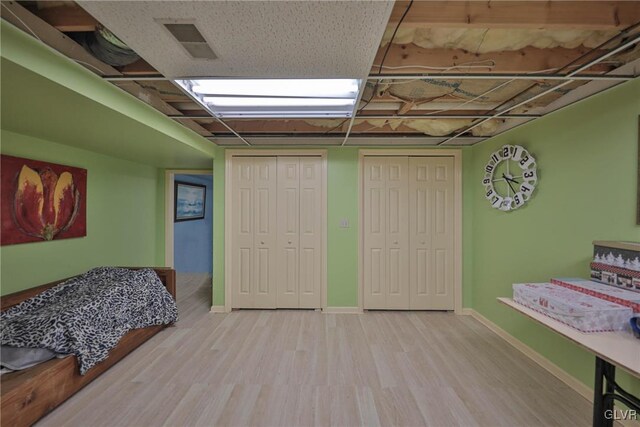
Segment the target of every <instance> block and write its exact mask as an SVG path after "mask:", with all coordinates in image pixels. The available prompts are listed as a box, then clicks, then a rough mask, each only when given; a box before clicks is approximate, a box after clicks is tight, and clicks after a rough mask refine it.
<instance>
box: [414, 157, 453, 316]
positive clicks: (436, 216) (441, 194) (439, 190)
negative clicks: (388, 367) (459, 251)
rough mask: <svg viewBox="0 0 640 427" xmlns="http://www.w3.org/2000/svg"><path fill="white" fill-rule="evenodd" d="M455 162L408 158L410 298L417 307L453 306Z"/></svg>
mask: <svg viewBox="0 0 640 427" xmlns="http://www.w3.org/2000/svg"><path fill="white" fill-rule="evenodd" d="M453 172H454V162H453V158H452V157H411V158H410V159H409V240H410V244H409V246H410V254H411V255H410V257H409V259H410V267H409V276H410V279H409V282H410V294H411V297H410V300H411V304H410V307H411V309H414V310H453V309H454V295H453V290H454V283H453V271H454V270H453V268H454V264H453V242H454V234H453V231H454V230H453V218H454V200H453V191H454V180H453Z"/></svg>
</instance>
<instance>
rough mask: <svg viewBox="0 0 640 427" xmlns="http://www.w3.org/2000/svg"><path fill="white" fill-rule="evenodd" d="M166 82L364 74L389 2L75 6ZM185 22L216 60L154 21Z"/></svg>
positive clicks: (88, 3) (96, 3)
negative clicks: (194, 51) (196, 54)
mask: <svg viewBox="0 0 640 427" xmlns="http://www.w3.org/2000/svg"><path fill="white" fill-rule="evenodd" d="M79 4H80V5H81V6H82V7H83V8H84V9H86V10H87V11H88V12H89V13H90V14H92V15H93V16H94V17H95V18H96V19H97V20H98V21H100V22H101V23H102V24H103V25H105V26H106V27H107V28H108V29H109V30H111V31H112V32H113V33H114V34H115V35H117V36H118V37H119V38H120V39H122V40H123V41H124V42H125V43H127V44H128V45H129V46H130V47H131V48H132V49H133V50H135V51H136V52H137V53H138V54H139V55H140V56H142V57H143V58H144V59H145V60H146V61H147V62H149V63H150V64H151V65H152V66H153V67H155V68H156V69H157V70H158V71H160V72H161V73H163V74H164V75H165V76H167V77H195V76H202V77H205V76H207V77H208V76H217V77H220V76H238V77H266V78H274V77H307V78H308V77H326V78H329V77H350V78H363V77H365V76H367V75H368V73H369V70H370V67H371V64H372V63H373V58H374V56H375V54H376V50H377V49H378V46H379V43H380V40H381V38H382V34H383V32H384V29H385V27H386V23H387V21H388V18H389V15H390V13H391V9H392V7H393V1H392V0H382V1H356V0H352V1H191V2H189V1H127V2H121V1H79ZM167 20H178V21H182V22H185V21H189V22H192V23H194V24H195V25H196V26H197V27H198V29H199V30H200V31H201V33H202V34H203V36H204V37H205V39H206V40H207V41H208V42H209V44H210V46H211V48H212V49H213V51H214V52H215V54H216V55H217V56H218V59H215V60H201V59H200V60H198V59H193V58H191V56H189V55H188V53H187V52H186V50H185V49H184V48H183V47H182V46H181V45H180V44H179V43H178V42H177V41H176V40H175V39H174V38H173V37H172V36H171V35H170V33H169V32H168V31H167V30H166V29H165V28H164V27H163V26H162V25H161V23H159V22H158V21H161V22H167Z"/></svg>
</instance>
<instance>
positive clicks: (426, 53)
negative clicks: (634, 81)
mask: <svg viewBox="0 0 640 427" xmlns="http://www.w3.org/2000/svg"><path fill="white" fill-rule="evenodd" d="M385 49H386V46H383V47H381V48H380V49H378V53H377V54H376V58H375V61H374V66H373V67H372V68H371V73H372V74H377V73H378V70H379V67H378V65H379V64H380V61H381V60H382V57H383V55H384V51H385ZM590 50H591V49H589V48H586V47H583V46H581V47H578V48H575V49H565V48H562V47H556V48H551V49H538V48H535V47H530V46H528V47H525V48H523V49H520V50H512V51H502V52H489V53H482V54H475V53H473V52H468V51H466V50H462V49H427V48H424V47H420V46H417V45H415V44H413V43H410V44H392V45H391V47H390V48H389V52H388V53H387V56H386V58H385V60H384V65H385V67H403V68H401V69H391V68H383V69H382V74H385V73H387V74H393V73H398V72H401V73H425V72H437V71H438V70H443V71H445V69H447V68H450V67H453V66H461V68H454V69H449V70H446V71H445V72H447V73H455V72H457V71H460V72H461V73H465V72H476V71H477V72H483V73H485V72H489V71H491V72H495V73H533V72H543V71H544V70H552V69H560V68H562V67H563V66H565V65H566V64H568V63H570V62H572V61H574V60H576V59H578V58H579V57H580V56H582V55H584V54H586V53H587V52H589V51H590ZM597 52H599V53H600V54H602V53H605V52H603V51H597ZM597 52H596V53H597ZM482 61H485V62H483V63H482V64H485V63H486V64H490V63H489V61H492V63H493V66H492V67H491V68H487V69H478V68H472V69H469V68H465V67H464V65H466V64H471V63H474V64H475V65H478V63H479V62H482ZM482 64H480V65H482ZM419 66H422V67H434V68H433V69H429V68H420V67H419ZM404 67H407V68H404ZM613 68H615V67H614V66H611V65H607V64H598V65H596V66H594V67H593V68H590V69H589V72H591V73H595V72H608V71H610V70H612V69H613Z"/></svg>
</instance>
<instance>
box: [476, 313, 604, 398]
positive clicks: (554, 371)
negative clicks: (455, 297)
mask: <svg viewBox="0 0 640 427" xmlns="http://www.w3.org/2000/svg"><path fill="white" fill-rule="evenodd" d="M464 310H468V312H469V314H470V315H471V317H473V318H474V319H476V320H477V321H478V322H480V323H482V324H483V325H484V326H486V327H487V328H489V329H490V330H491V331H492V332H494V333H495V334H496V335H498V336H499V337H500V338H502V339H503V340H505V341H506V342H508V343H509V344H511V345H512V346H513V347H515V348H516V349H517V350H519V351H520V352H521V353H522V354H524V355H525V356H527V357H528V358H529V359H531V360H533V361H534V362H536V363H537V364H538V365H540V366H541V367H543V368H544V369H545V370H547V371H548V372H549V373H550V374H551V375H553V376H554V377H556V378H558V379H559V380H560V381H562V382H563V383H565V384H566V385H568V386H569V387H571V388H572V389H573V390H574V391H576V392H577V393H578V394H580V395H581V396H582V397H584V398H585V399H587V400H588V401H589V402H593V390H591V389H590V388H589V387H587V386H586V385H585V384H583V383H582V382H581V381H580V380H578V379H577V378H575V377H574V376H572V375H570V374H569V373H567V372H566V371H565V370H564V369H562V368H560V367H559V366H558V365H556V364H555V363H553V362H552V361H550V360H549V359H547V358H546V357H544V356H543V355H541V354H540V353H538V352H537V351H535V350H534V349H532V348H531V347H529V346H528V345H526V344H525V343H523V342H522V341H520V340H519V339H517V338H516V337H514V336H513V335H511V334H510V333H508V332H507V331H505V330H504V329H502V328H501V327H500V326H498V325H496V324H495V323H493V322H492V321H491V320H489V319H487V318H486V317H484V316H483V315H482V314H480V313H478V312H477V311H476V310H474V309H472V308H466V309H464Z"/></svg>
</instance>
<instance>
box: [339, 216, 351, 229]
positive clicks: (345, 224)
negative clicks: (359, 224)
mask: <svg viewBox="0 0 640 427" xmlns="http://www.w3.org/2000/svg"><path fill="white" fill-rule="evenodd" d="M340 228H349V220H348V219H346V218H343V219H341V220H340Z"/></svg>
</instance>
